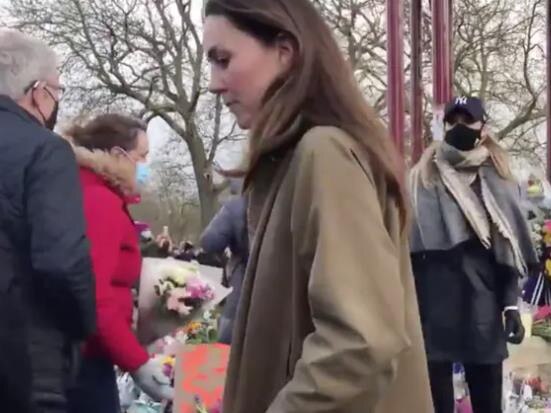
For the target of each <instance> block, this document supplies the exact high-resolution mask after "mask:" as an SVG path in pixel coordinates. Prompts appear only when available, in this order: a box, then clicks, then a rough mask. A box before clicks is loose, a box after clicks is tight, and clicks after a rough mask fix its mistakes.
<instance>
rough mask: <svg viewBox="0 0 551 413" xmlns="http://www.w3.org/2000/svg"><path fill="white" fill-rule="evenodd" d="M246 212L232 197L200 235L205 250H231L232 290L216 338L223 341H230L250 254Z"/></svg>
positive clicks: (242, 201)
mask: <svg viewBox="0 0 551 413" xmlns="http://www.w3.org/2000/svg"><path fill="white" fill-rule="evenodd" d="M246 215H247V206H246V201H245V198H243V197H238V198H233V199H231V200H230V201H228V202H227V203H226V204H225V205H224V206H223V207H222V208H221V209H220V211H219V212H218V214H216V216H215V217H214V218H213V220H212V222H211V223H210V224H209V226H208V227H207V229H206V230H205V231H204V232H203V235H202V236H201V247H202V248H203V249H204V250H205V251H206V252H207V253H218V254H219V253H222V252H224V250H226V248H229V249H230V251H231V258H230V260H229V261H228V264H227V265H226V273H227V276H228V278H229V282H230V286H231V287H232V288H233V291H232V293H231V294H230V296H229V297H228V300H227V302H226V305H225V307H224V312H223V314H222V317H221V320H220V331H219V339H220V341H221V342H222V343H225V344H230V343H231V336H232V329H233V321H234V319H235V315H236V312H237V306H238V303H239V297H240V296H241V284H242V283H243V276H244V274H245V268H246V266H247V259H248V256H249V247H248V240H247V218H246Z"/></svg>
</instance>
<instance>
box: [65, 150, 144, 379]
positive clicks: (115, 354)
mask: <svg viewBox="0 0 551 413" xmlns="http://www.w3.org/2000/svg"><path fill="white" fill-rule="evenodd" d="M75 153H76V155H77V160H78V161H79V164H80V168H81V169H80V180H81V183H82V189H83V194H84V212H85V217H86V221H87V235H88V238H89V240H90V243H91V255H92V262H93V267H94V273H95V276H96V301H97V332H96V334H95V335H93V336H92V337H91V338H90V339H89V340H88V342H87V343H86V345H85V349H84V354H85V356H88V357H104V358H107V359H108V360H110V361H111V362H113V364H115V365H117V366H119V367H120V368H121V369H123V370H125V371H130V372H131V371H134V370H136V369H137V368H138V367H140V366H141V365H142V364H144V363H145V362H146V361H147V360H148V354H147V352H146V350H145V349H144V348H143V347H142V346H141V345H140V344H139V342H138V340H137V338H136V336H135V335H134V333H133V331H132V291H131V288H132V286H133V285H134V284H135V283H136V282H137V281H138V279H139V276H140V271H141V265H142V257H141V254H140V248H139V242H138V237H137V234H136V230H135V229H134V223H133V220H132V218H131V217H130V214H129V212H128V209H127V202H126V198H125V196H124V195H123V190H122V188H121V187H120V185H121V184H124V182H125V181H126V182H127V183H128V184H129V185H130V182H131V181H130V182H128V181H129V180H132V179H133V176H132V173H130V172H129V171H128V170H126V171H125V168H124V165H123V164H122V163H121V162H120V161H117V160H116V159H114V158H112V157H111V156H110V155H108V154H105V153H99V152H94V153H92V152H90V151H87V150H85V149H83V148H76V149H75Z"/></svg>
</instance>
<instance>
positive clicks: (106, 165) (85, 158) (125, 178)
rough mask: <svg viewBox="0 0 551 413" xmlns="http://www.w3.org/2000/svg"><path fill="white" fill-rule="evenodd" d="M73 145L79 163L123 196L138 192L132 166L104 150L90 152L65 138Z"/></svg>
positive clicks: (67, 137) (70, 139)
mask: <svg viewBox="0 0 551 413" xmlns="http://www.w3.org/2000/svg"><path fill="white" fill-rule="evenodd" d="M63 138H64V139H65V140H66V141H67V142H69V143H70V144H71V147H72V148H73V151H74V153H75V156H76V160H77V163H78V165H79V166H80V167H82V168H87V169H89V170H91V171H92V172H94V173H96V174H97V175H99V176H101V177H102V178H103V179H105V181H106V182H107V183H109V185H111V186H112V187H113V188H115V189H117V190H119V191H120V192H121V193H122V194H123V195H132V194H133V193H135V192H136V183H135V181H136V179H135V172H134V168H133V167H132V164H131V163H130V162H128V161H127V160H126V159H124V158H120V157H117V156H114V155H112V154H110V153H109V152H106V151H102V150H90V149H87V148H85V147H83V146H79V145H76V144H75V142H74V141H73V139H72V138H71V137H69V136H64V137H63Z"/></svg>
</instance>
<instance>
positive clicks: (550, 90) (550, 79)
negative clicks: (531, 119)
mask: <svg viewBox="0 0 551 413" xmlns="http://www.w3.org/2000/svg"><path fill="white" fill-rule="evenodd" d="M547 179H548V180H550V181H551V0H547Z"/></svg>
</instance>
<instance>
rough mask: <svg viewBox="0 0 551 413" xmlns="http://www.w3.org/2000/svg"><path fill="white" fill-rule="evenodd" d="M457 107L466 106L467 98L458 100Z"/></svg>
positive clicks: (456, 101)
mask: <svg viewBox="0 0 551 413" xmlns="http://www.w3.org/2000/svg"><path fill="white" fill-rule="evenodd" d="M455 104H456V105H466V104H467V98H466V97H465V96H460V97H458V98H457V99H455Z"/></svg>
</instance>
